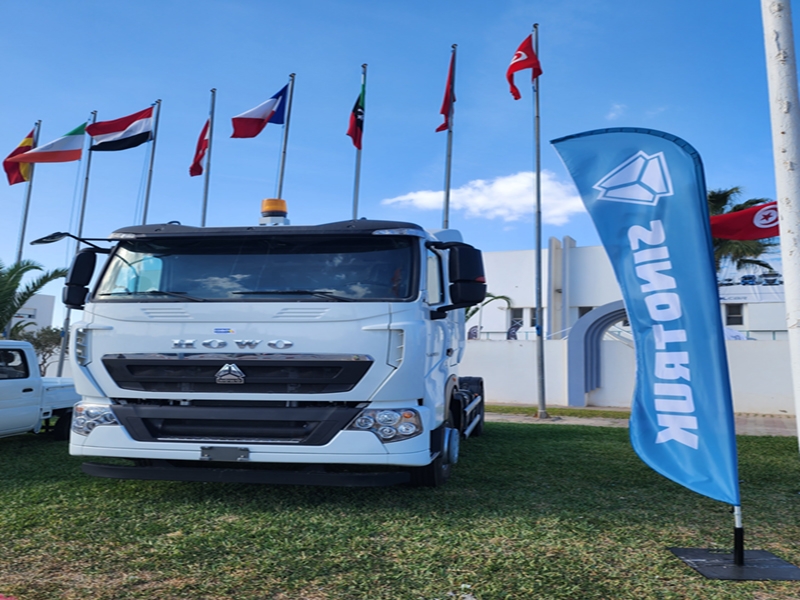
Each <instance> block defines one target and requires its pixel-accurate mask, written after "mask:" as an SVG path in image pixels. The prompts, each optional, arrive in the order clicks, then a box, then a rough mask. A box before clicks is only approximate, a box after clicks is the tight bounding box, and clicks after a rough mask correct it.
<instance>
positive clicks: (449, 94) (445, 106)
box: [436, 50, 456, 131]
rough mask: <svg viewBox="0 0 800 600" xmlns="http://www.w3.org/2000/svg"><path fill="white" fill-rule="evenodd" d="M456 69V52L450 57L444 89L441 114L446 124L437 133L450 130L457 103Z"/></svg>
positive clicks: (440, 126) (437, 129) (439, 127)
mask: <svg viewBox="0 0 800 600" xmlns="http://www.w3.org/2000/svg"><path fill="white" fill-rule="evenodd" d="M455 68H456V53H455V50H454V51H453V53H452V54H451V55H450V69H448V71H447V85H446V86H445V88H444V100H442V109H441V110H440V111H439V113H440V114H441V115H442V116H443V117H444V123H442V124H441V125H439V126H438V127H437V128H436V131H447V130H448V129H450V115H451V114H453V104H454V103H455V101H456V89H455Z"/></svg>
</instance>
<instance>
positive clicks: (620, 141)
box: [552, 128, 739, 506]
mask: <svg viewBox="0 0 800 600" xmlns="http://www.w3.org/2000/svg"><path fill="white" fill-rule="evenodd" d="M552 143H553V145H554V146H555V148H556V150H557V151H558V153H559V155H560V156H561V158H562V159H563V160H564V163H565V164H566V166H567V169H568V170H569V172H570V175H571V176H572V178H573V180H574V181H575V184H576V186H577V187H578V191H579V192H580V194H581V198H582V199H583V202H584V204H585V205H586V209H587V210H588V212H589V214H590V215H591V217H592V220H593V221H594V223H595V226H596V227H597V231H598V234H599V236H600V239H601V240H602V242H603V246H604V247H605V249H606V252H607V253H608V256H609V258H610V260H611V264H612V266H613V268H614V272H615V275H616V277H617V281H618V282H619V285H620V288H621V289H622V295H623V299H624V302H625V308H626V310H627V313H628V320H629V321H630V323H631V329H632V332H633V336H634V341H635V345H636V365H637V368H636V390H635V392H634V399H633V405H632V410H631V422H630V434H631V444H632V445H633V448H634V450H636V452H637V454H638V455H639V456H640V457H641V458H642V460H644V461H645V462H646V463H647V464H648V465H649V466H650V467H652V468H653V469H655V470H656V471H658V472H659V473H661V474H662V475H664V476H665V477H668V478H670V479H672V480H673V481H676V482H677V483H680V484H681V485H684V486H686V487H687V488H689V489H691V490H693V491H695V492H697V493H700V494H703V495H705V496H709V497H711V498H714V499H716V500H720V501H723V502H727V503H729V504H733V505H736V506H738V505H739V483H738V473H737V459H736V437H735V430H734V423H733V407H732V402H731V393H730V382H729V378H728V366H727V358H726V354H725V343H724V335H723V330H722V321H721V318H720V308H719V294H718V290H717V285H716V269H715V265H714V260H713V251H712V246H711V233H710V229H709V217H708V207H707V200H706V189H705V181H704V177H703V167H702V162H701V160H700V156H699V154H698V153H697V151H696V150H695V149H694V148H692V147H691V146H690V145H689V144H688V143H686V142H685V141H683V140H681V139H680V138H677V137H675V136H673V135H670V134H667V133H663V132H659V131H653V130H649V129H633V128H618V129H604V130H598V131H589V132H585V133H580V134H576V135H572V136H568V137H564V138H561V139H558V140H554V141H553V142H552Z"/></svg>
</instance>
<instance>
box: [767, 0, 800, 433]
mask: <svg viewBox="0 0 800 600" xmlns="http://www.w3.org/2000/svg"><path fill="white" fill-rule="evenodd" d="M761 16H762V20H763V24H764V48H765V52H766V57H767V80H768V82H769V104H770V120H771V122H772V155H773V160H774V163H775V192H776V196H777V198H776V200H777V201H778V213H779V215H780V223H779V228H780V238H781V240H780V241H781V260H782V261H783V273H784V293H785V298H786V300H785V302H786V323H787V325H786V328H787V329H788V332H789V356H790V359H791V365H792V383H793V385H792V387H793V391H794V403H795V414H796V415H797V416H798V417H797V418H798V419H800V126H798V118H799V115H800V113H799V112H798V111H800V105H799V104H800V103H798V93H797V65H796V60H795V50H794V35H793V33H792V10H791V4H790V3H789V2H774V1H771V0H761ZM798 430H799V431H800V422H798Z"/></svg>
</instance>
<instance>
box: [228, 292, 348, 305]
mask: <svg viewBox="0 0 800 600" xmlns="http://www.w3.org/2000/svg"><path fill="white" fill-rule="evenodd" d="M232 293H234V294H238V295H240V296H252V295H265V296H272V295H275V296H284V295H286V296H318V297H320V298H326V299H328V300H337V301H339V302H353V298H348V297H346V296H340V295H338V294H334V293H333V292H326V291H324V290H252V291H250V290H248V291H241V292H232Z"/></svg>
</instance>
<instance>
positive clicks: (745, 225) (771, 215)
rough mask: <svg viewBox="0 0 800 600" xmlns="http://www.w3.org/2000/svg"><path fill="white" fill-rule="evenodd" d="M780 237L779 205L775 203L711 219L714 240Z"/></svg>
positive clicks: (715, 216)
mask: <svg viewBox="0 0 800 600" xmlns="http://www.w3.org/2000/svg"><path fill="white" fill-rule="evenodd" d="M778 235H779V232H778V203H777V202H774V201H773V202H767V203H766V204H758V205H756V206H751V207H750V208H745V209H744V210H737V211H734V212H729V213H725V214H722V215H714V216H713V217H711V237H713V238H720V239H724V240H761V239H764V238H771V237H777V236H778Z"/></svg>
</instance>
